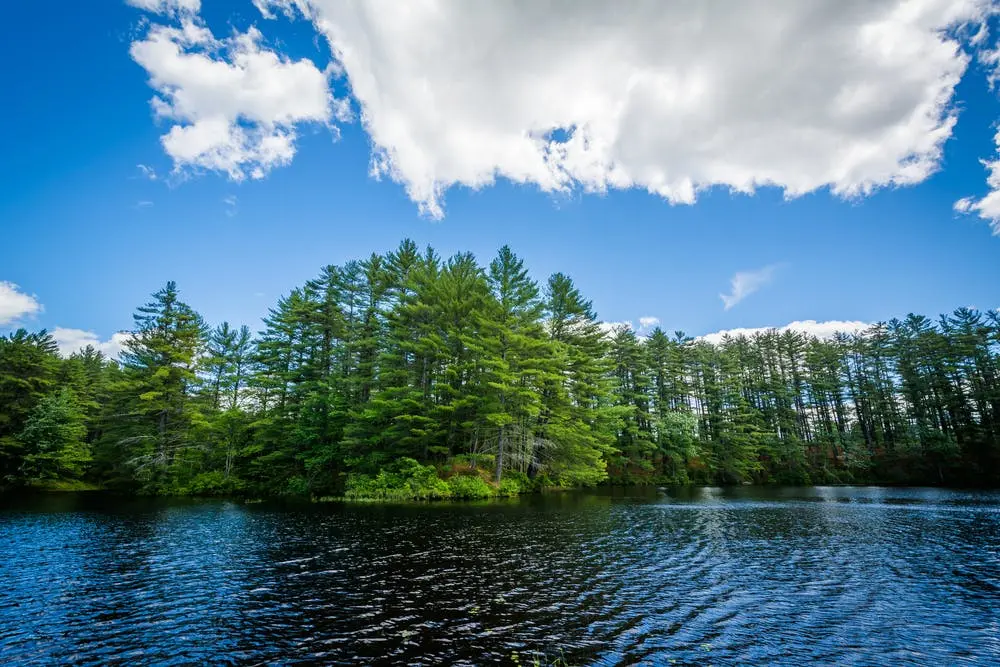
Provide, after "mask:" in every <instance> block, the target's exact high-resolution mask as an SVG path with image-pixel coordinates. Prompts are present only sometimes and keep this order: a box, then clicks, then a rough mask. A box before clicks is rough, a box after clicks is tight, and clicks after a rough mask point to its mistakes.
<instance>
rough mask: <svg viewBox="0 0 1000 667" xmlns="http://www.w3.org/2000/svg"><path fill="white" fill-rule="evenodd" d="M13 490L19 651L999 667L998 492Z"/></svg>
mask: <svg viewBox="0 0 1000 667" xmlns="http://www.w3.org/2000/svg"><path fill="white" fill-rule="evenodd" d="M6 503H7V504H6V506H4V508H3V509H0V663H3V664H59V665H62V664H98V663H101V664H104V663H108V662H117V663H120V664H164V665H168V664H171V665H173V664H206V663H211V664H295V663H299V662H305V663H314V664H315V663H327V664H338V663H342V664H357V663H372V662H373V661H375V660H377V659H380V658H381V659H385V660H387V661H389V662H398V663H408V664H482V663H508V664H510V663H512V662H513V661H514V657H513V656H514V655H515V654H516V656H517V659H518V660H519V661H520V662H521V663H522V664H531V662H532V660H533V659H534V658H535V657H536V656H537V657H538V658H539V659H540V662H542V663H551V662H553V661H556V660H564V661H565V662H567V663H569V664H574V665H576V664H602V665H619V664H636V663H639V664H642V663H646V664H678V665H684V664H698V665H702V664H713V665H730V664H733V665H735V664H803V663H807V662H816V663H822V664H845V665H872V664H884V665H902V664H913V665H928V664H939V665H956V664H963V663H968V664H1000V494H997V493H983V492H959V491H945V490H937V489H885V488H798V489H760V488H739V489H694V490H687V491H676V492H669V493H665V494H657V493H649V494H639V493H636V492H621V493H610V492H609V493H604V494H557V495H547V496H541V497H529V498H524V499H519V500H516V501H511V502H508V503H491V504H486V505H475V504H458V503H455V504H429V505H409V506H389V505H376V506H370V505H338V504H330V505H322V506H306V507H302V506H289V505H275V504H259V505H245V504H240V503H237V502H231V501H205V500H185V501H178V500H173V501H163V500H159V501H152V500H146V501H135V500H122V499H113V498H108V497H104V496H93V495H84V496H72V495H61V496H56V497H52V496H46V497H40V498H34V499H30V500H18V501H16V502H15V501H11V499H7V500H6ZM671 661H673V662H671Z"/></svg>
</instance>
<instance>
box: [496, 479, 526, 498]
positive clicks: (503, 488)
mask: <svg viewBox="0 0 1000 667" xmlns="http://www.w3.org/2000/svg"><path fill="white" fill-rule="evenodd" d="M523 492H524V489H523V488H522V487H521V482H520V480H517V479H515V478H513V477H504V478H503V479H502V480H500V487H499V488H498V489H497V495H498V496H504V497H507V498H511V497H513V496H516V495H519V494H521V493H523Z"/></svg>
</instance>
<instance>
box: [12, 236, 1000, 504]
mask: <svg viewBox="0 0 1000 667" xmlns="http://www.w3.org/2000/svg"><path fill="white" fill-rule="evenodd" d="M134 322H135V324H134V328H133V330H132V331H131V333H130V335H129V336H128V338H127V343H126V345H125V350H124V351H123V353H122V354H121V358H120V359H107V358H105V357H104V356H103V355H101V354H100V353H99V352H97V351H96V350H94V349H93V348H87V349H85V350H82V351H80V352H77V353H75V354H73V355H71V356H69V357H68V358H61V357H60V356H59V355H58V353H57V348H56V345H55V343H54V341H53V339H52V337H51V336H50V335H49V334H47V333H46V332H45V331H40V332H37V333H30V332H27V331H24V330H18V331H14V332H12V333H10V334H8V335H6V336H2V337H0V484H2V485H3V486H5V487H15V486H18V485H23V484H35V485H44V484H45V483H46V482H49V481H53V480H86V481H87V482H89V483H93V484H97V485H101V486H105V487H111V488H119V489H122V490H128V491H133V492H141V493H237V492H245V493H253V494H259V495H265V494H313V495H342V494H346V495H348V496H353V497H480V496H487V495H496V494H510V493H517V492H520V491H525V490H529V489H534V488H541V487H545V486H576V485H589V484H596V483H601V482H616V483H629V484H689V483H702V484H737V483H746V482H753V483H791V484H801V483H851V482H880V483H930V484H998V483H1000V356H998V352H1000V315H998V313H997V312H995V311H994V312H985V313H984V312H979V311H976V310H973V309H969V308H959V309H958V310H956V311H955V312H954V313H951V314H948V315H943V316H941V317H940V318H938V319H937V320H930V319H928V318H926V317H923V316H919V315H909V316H907V317H906V318H904V319H901V320H899V319H893V320H890V321H888V322H883V323H879V324H877V325H875V326H873V327H871V328H869V329H867V330H865V331H861V332H858V333H853V334H847V333H843V334H838V335H836V336H834V337H833V338H830V339H818V338H814V337H811V336H808V335H805V334H803V333H797V332H794V331H783V332H780V331H777V330H770V331H766V332H761V333H757V334H754V335H752V336H736V337H727V338H724V339H723V340H722V341H721V342H719V343H717V344H713V343H710V342H707V341H706V340H703V339H693V338H691V337H689V336H686V335H684V334H683V332H674V333H673V334H668V333H667V332H665V331H662V330H660V329H659V328H657V329H655V330H654V331H653V332H652V333H651V334H649V335H648V336H646V337H640V336H638V335H637V334H636V332H634V331H633V330H631V329H630V328H628V327H622V326H620V327H613V328H610V329H609V328H608V327H607V326H605V325H604V324H602V323H601V321H600V320H599V319H598V317H597V314H596V313H595V311H594V309H593V305H592V304H591V303H590V302H589V301H588V300H586V299H585V298H584V296H583V295H581V293H580V291H579V289H578V288H577V287H576V286H575V285H574V284H573V281H572V280H571V279H570V278H569V277H568V276H566V275H564V274H561V273H557V274H554V275H552V276H551V277H550V278H549V279H548V280H546V281H544V282H541V283H540V282H538V281H536V280H535V279H534V278H532V277H531V275H530V274H529V273H528V271H527V270H526V269H525V267H524V263H523V261H522V260H521V259H520V258H518V257H517V256H516V255H515V254H514V252H513V251H512V250H511V249H510V248H507V247H503V248H501V249H500V251H499V252H498V254H497V256H496V257H495V258H493V259H492V260H491V261H490V262H489V263H488V264H486V265H482V264H480V263H479V262H478V261H477V259H476V258H475V257H474V256H472V255H471V254H468V253H460V254H457V255H455V256H453V257H451V258H448V259H443V258H441V257H440V256H438V255H437V253H435V252H434V251H433V250H432V249H430V248H427V249H425V250H423V251H421V250H420V249H419V248H418V247H417V246H416V244H414V243H413V242H412V241H404V242H403V243H401V244H400V246H399V247H398V248H397V249H395V250H393V251H392V252H389V253H386V254H383V255H378V254H373V255H371V256H370V257H368V258H366V259H363V260H359V261H351V262H347V263H346V264H344V265H342V266H327V267H324V268H323V269H322V270H321V271H320V272H319V273H318V275H317V276H316V277H315V278H314V279H312V280H309V281H308V282H306V284H304V285H302V286H301V287H299V288H296V289H294V290H292V291H291V292H290V293H289V294H288V295H286V296H284V297H282V298H281V299H280V300H279V301H278V303H277V304H276V305H275V306H274V307H273V308H272V309H271V310H270V311H269V313H268V315H267V316H266V318H265V319H264V322H263V329H262V330H261V331H260V332H258V333H257V334H256V335H254V334H252V333H251V331H250V329H249V328H248V327H247V326H233V325H231V324H230V323H227V322H223V323H220V324H219V325H218V326H215V327H214V328H213V327H210V326H209V325H207V324H206V323H205V322H204V321H203V319H202V317H201V316H200V315H199V314H198V313H197V312H195V310H194V309H193V308H191V307H190V306H189V305H187V304H186V303H184V302H183V301H182V299H181V294H180V291H179V290H178V288H177V286H176V285H175V284H174V283H173V282H168V283H167V284H166V285H165V286H164V288H163V289H161V290H159V291H157V292H156V293H155V294H153V295H152V298H151V300H150V301H149V302H148V303H146V304H144V305H142V306H140V307H138V308H137V310H136V313H135V315H134Z"/></svg>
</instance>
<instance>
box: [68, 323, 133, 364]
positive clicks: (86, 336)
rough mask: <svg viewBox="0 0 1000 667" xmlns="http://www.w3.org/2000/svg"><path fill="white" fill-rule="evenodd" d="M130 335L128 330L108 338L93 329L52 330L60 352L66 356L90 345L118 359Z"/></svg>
mask: <svg viewBox="0 0 1000 667" xmlns="http://www.w3.org/2000/svg"><path fill="white" fill-rule="evenodd" d="M129 335H130V334H129V333H127V332H124V331H119V332H117V333H114V334H112V336H111V338H109V339H108V340H101V338H100V336H98V335H97V334H96V333H94V332H93V331H85V330H84V329H70V328H66V327H56V328H55V330H53V331H52V337H53V338H54V339H55V341H56V345H58V346H59V354H61V355H62V356H64V357H68V356H69V355H71V354H73V353H74V352H79V351H80V350H82V349H83V348H85V347H87V346H88V345H90V346H92V347H93V348H94V349H96V350H98V351H99V352H103V353H104V355H105V356H107V357H109V358H111V359H116V358H117V357H118V354H119V353H120V352H121V351H122V348H123V347H124V346H125V341H127V340H128V337H129Z"/></svg>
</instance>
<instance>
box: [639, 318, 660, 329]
mask: <svg viewBox="0 0 1000 667" xmlns="http://www.w3.org/2000/svg"><path fill="white" fill-rule="evenodd" d="M659 324H660V318H659V317H653V316H646V317H640V318H639V328H640V329H652V328H653V327H656V326H659Z"/></svg>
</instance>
